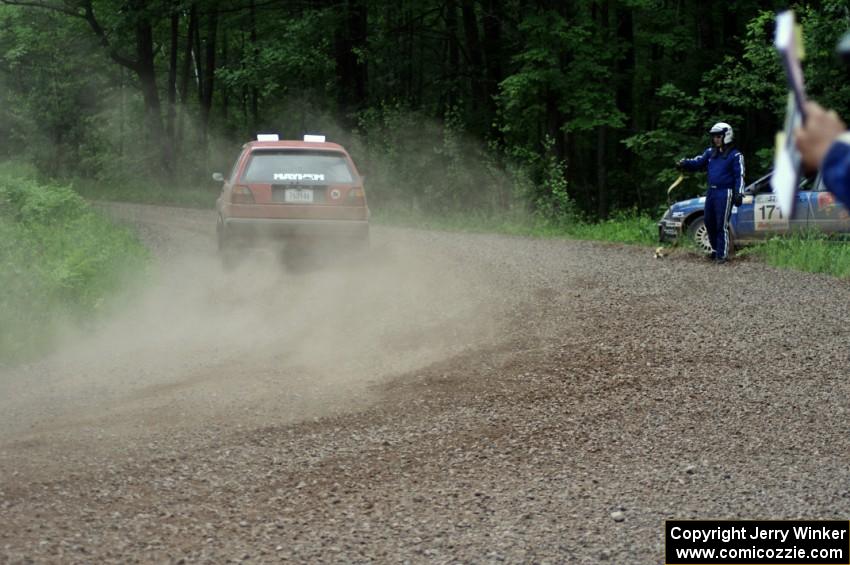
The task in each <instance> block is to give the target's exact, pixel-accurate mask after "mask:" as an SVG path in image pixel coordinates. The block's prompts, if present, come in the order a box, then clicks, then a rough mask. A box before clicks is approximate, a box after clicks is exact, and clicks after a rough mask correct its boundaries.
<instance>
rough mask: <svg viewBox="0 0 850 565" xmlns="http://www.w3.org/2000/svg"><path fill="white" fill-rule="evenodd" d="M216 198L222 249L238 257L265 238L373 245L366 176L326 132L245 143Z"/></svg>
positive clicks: (217, 176) (259, 138)
mask: <svg viewBox="0 0 850 565" xmlns="http://www.w3.org/2000/svg"><path fill="white" fill-rule="evenodd" d="M213 179H214V180H216V181H219V182H223V183H224V184H223V186H222V190H221V195H220V196H219V197H218V200H216V210H217V211H218V221H217V226H216V231H217V234H218V247H219V251H220V252H222V254H223V255H225V256H226V255H231V256H233V255H240V254H241V252H242V251H243V249H244V248H245V247H248V246H251V245H253V244H254V243H256V242H260V241H269V240H271V241H280V242H287V243H292V242H317V241H322V242H328V243H330V244H331V245H334V246H338V247H351V248H355V249H362V248H366V247H368V245H369V208H368V206H367V204H366V193H365V192H364V190H363V177H361V176H360V173H359V172H358V171H357V167H355V165H354V162H353V161H352V160H351V156H350V155H349V154H348V152H347V151H346V150H345V149H344V148H343V147H342V146H340V145H337V144H336V143H329V142H326V141H325V137H324V136H315V135H306V136H304V140H303V141H292V140H279V139H278V136H277V135H258V136H257V141H252V142H250V143H246V144H245V145H244V146H243V147H242V153H241V154H240V155H239V158H238V159H236V163H235V165H234V166H233V169H232V170H231V172H230V176H229V177H228V178H225V177H224V175H222V174H221V173H215V174H213Z"/></svg>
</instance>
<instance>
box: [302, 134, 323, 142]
mask: <svg viewBox="0 0 850 565" xmlns="http://www.w3.org/2000/svg"><path fill="white" fill-rule="evenodd" d="M304 141H308V142H311V143H324V142H325V136H324V135H310V134H309V133H308V134H307V135H305V136H304Z"/></svg>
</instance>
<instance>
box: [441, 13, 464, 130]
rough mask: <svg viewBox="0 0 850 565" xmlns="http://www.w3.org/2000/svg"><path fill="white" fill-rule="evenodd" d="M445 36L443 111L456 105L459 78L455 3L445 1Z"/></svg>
mask: <svg viewBox="0 0 850 565" xmlns="http://www.w3.org/2000/svg"><path fill="white" fill-rule="evenodd" d="M446 36H447V45H446V48H447V51H448V58H447V62H448V69H447V70H446V73H445V76H446V78H447V80H448V82H449V86H448V88H447V90H446V103H445V107H444V109H443V110H444V111H443V115H445V113H446V112H445V111H446V110H449V109H451V108H454V107H455V106H456V105H457V103H458V77H459V76H460V49H459V46H458V41H457V2H456V1H455V0H447V1H446Z"/></svg>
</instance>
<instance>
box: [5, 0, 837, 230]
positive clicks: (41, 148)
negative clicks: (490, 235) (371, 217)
mask: <svg viewBox="0 0 850 565" xmlns="http://www.w3.org/2000/svg"><path fill="white" fill-rule="evenodd" d="M777 7H779V5H778V3H777V2H770V1H759V0H731V1H729V2H723V3H711V2H700V1H696V0H678V1H676V2H672V1H667V0H576V1H572V2H563V1H553V0H421V1H420V0H338V1H336V2H329V1H328V0H308V1H298V2H295V1H292V0H182V1H178V2H165V1H163V0H159V1H157V2H142V1H140V0H125V1H123V2H115V1H114V0H0V49H2V53H3V55H2V56H0V85H1V86H3V88H2V89H0V102H2V110H0V128H2V129H3V133H4V135H3V136H2V138H0V151H2V152H3V153H4V154H5V155H16V154H22V153H25V154H26V156H27V157H28V158H33V159H36V160H37V161H38V162H39V163H42V164H46V163H51V164H52V169H53V170H52V171H51V172H53V173H55V174H99V175H104V174H119V173H120V171H121V170H133V171H137V172H138V171H147V172H150V171H157V172H158V175H159V176H160V178H161V179H163V180H168V181H169V182H173V179H176V178H182V179H186V178H189V176H190V175H196V174H198V173H199V172H202V171H205V170H206V168H207V165H208V164H209V165H213V164H215V166H216V167H217V168H221V167H223V166H226V165H224V164H223V163H221V161H222V158H220V157H219V155H230V154H232V151H233V147H235V146H237V145H238V144H239V143H241V142H243V141H244V140H245V139H247V138H249V137H251V136H253V135H254V133H256V132H257V131H260V130H274V131H279V132H280V133H282V134H283V135H286V136H298V135H301V134H302V133H304V132H307V131H319V130H322V131H325V132H327V133H328V134H329V135H331V136H332V137H334V138H335V139H340V140H342V141H343V142H345V143H347V144H348V145H349V146H350V147H351V148H352V150H353V151H355V152H356V153H357V155H358V157H359V158H360V159H361V160H362V161H363V165H364V168H365V169H366V170H367V172H368V173H369V175H370V178H371V179H372V181H371V182H372V183H375V184H376V189H375V191H374V193H375V194H378V195H381V197H382V198H386V199H389V198H393V199H394V200H395V201H396V202H400V203H403V202H405V201H406V202H408V203H409V204H410V205H415V206H425V207H429V208H431V209H433V210H445V209H448V208H450V207H452V206H465V207H469V206H475V207H480V208H484V209H487V208H504V207H506V206H511V205H516V204H517V203H519V204H520V205H527V206H529V207H531V208H532V209H534V210H536V211H538V212H541V213H546V214H553V215H559V214H560V215H562V214H564V213H565V212H567V211H569V212H571V213H572V212H573V211H575V206H576V205H577V206H578V207H579V208H580V209H582V210H584V211H585V212H587V213H589V214H591V215H595V216H600V217H604V216H606V215H607V214H608V213H609V212H610V211H611V210H614V209H617V208H625V207H631V206H638V207H641V208H643V209H652V208H653V207H654V206H656V205H657V204H658V203H659V202H660V201H661V200H662V199H663V186H664V184H665V183H666V181H668V180H669V178H670V175H672V171H671V170H670V165H671V163H672V162H673V161H674V158H675V157H677V156H681V155H684V154H687V153H690V152H692V151H696V150H697V149H698V148H699V147H701V146H702V145H704V144H705V143H706V141H707V140H706V139H705V136H704V133H703V132H704V130H705V128H706V126H707V125H708V124H709V123H710V122H712V121H714V120H717V119H721V118H722V119H724V120H726V121H730V122H731V123H733V125H734V126H735V127H736V130H737V132H738V139H739V141H740V144H739V146H740V147H741V149H742V150H743V151H744V153H745V156H746V158H747V161H748V163H749V164H750V166H749V170H750V171H751V172H752V174H758V173H760V172H762V171H763V170H764V168H765V167H766V166H767V163H768V161H769V157H770V150H771V147H772V136H773V132H774V131H775V129H776V128H777V126H778V125H779V124H780V123H781V114H782V112H783V109H784V96H785V87H784V78H783V75H782V71H781V68H780V67H779V64H778V60H777V58H776V55H775V54H774V52H773V50H772V47H771V39H772V22H773V13H774V12H773V10H774V9H776V8H777ZM797 10H798V14H799V16H800V18H801V19H802V20H803V22H804V26H805V32H806V37H807V42H808V47H809V49H808V52H809V58H808V60H807V62H806V69H805V70H806V73H807V79H808V86H809V88H810V90H811V92H812V93H813V94H814V96H815V97H817V98H818V99H821V100H823V101H824V102H825V103H826V104H828V105H830V106H834V107H837V108H838V110H839V111H841V112H844V113H847V112H850V102H848V101H850V96H848V94H850V92H848V89H850V82H848V81H847V80H846V79H847V78H848V75H847V71H846V70H845V69H844V68H842V67H841V66H839V65H838V64H837V62H836V61H835V59H834V57H833V56H832V49H833V46H834V44H835V42H836V40H837V39H838V37H839V36H840V34H841V33H842V32H843V31H845V28H846V27H848V26H850V22H848V10H847V7H846V3H845V2H843V1H841V0H825V1H823V2H818V3H811V4H807V3H800V4H798V6H797ZM141 132H145V133H144V135H142V134H141ZM25 141H26V142H25ZM382 183H383V184H382Z"/></svg>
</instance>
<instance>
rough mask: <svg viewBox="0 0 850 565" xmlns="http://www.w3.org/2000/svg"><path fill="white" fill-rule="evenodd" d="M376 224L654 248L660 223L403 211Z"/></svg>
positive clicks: (376, 217)
mask: <svg viewBox="0 0 850 565" xmlns="http://www.w3.org/2000/svg"><path fill="white" fill-rule="evenodd" d="M372 212H373V215H372V219H373V221H374V222H375V223H379V224H386V225H394V226H407V227H417V228H423V229H439V230H446V231H459V232H474V233H501V234H507V235H524V236H533V237H552V238H568V239H587V240H596V241H608V242H616V243H629V244H638V245H654V244H655V243H656V241H657V239H658V231H657V228H656V220H654V219H652V218H650V217H649V216H646V215H642V214H638V213H636V212H620V213H618V214H616V215H615V216H614V217H612V218H611V219H609V220H606V221H603V222H587V221H580V220H566V219H565V220H560V221H556V220H550V219H545V218H541V217H538V216H534V215H531V214H527V213H522V212H514V213H511V212H505V213H500V214H481V213H474V212H464V213H461V212H452V213H445V214H439V215H437V214H424V213H419V212H412V211H409V210H401V209H380V208H379V209H377V210H374V209H373V211H372Z"/></svg>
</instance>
